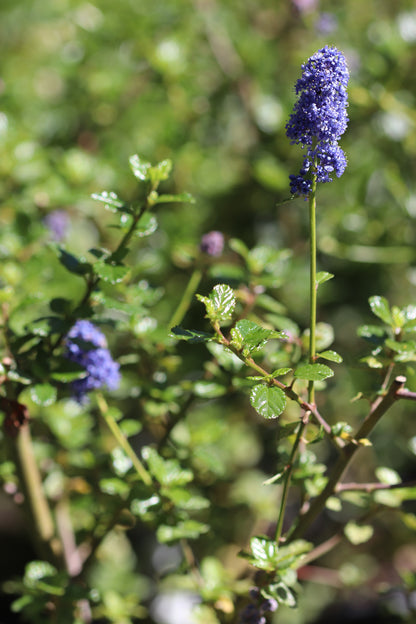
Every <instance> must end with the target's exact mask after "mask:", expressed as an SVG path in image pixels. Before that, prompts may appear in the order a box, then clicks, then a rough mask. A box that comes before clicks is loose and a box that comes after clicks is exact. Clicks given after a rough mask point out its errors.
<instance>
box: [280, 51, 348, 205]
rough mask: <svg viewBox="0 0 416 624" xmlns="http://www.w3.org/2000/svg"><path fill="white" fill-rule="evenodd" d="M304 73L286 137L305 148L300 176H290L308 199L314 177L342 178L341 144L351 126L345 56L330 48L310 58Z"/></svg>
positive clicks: (295, 188)
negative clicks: (348, 124) (348, 112)
mask: <svg viewBox="0 0 416 624" xmlns="http://www.w3.org/2000/svg"><path fill="white" fill-rule="evenodd" d="M302 70H303V73H302V76H301V77H300V78H299V80H298V81H297V83H296V86H295V89H296V94H297V95H298V99H297V101H296V103H295V106H294V108H293V113H292V115H291V116H290V119H289V121H288V123H287V125H286V134H287V136H288V137H289V139H291V141H292V143H296V144H299V145H301V146H302V147H303V148H305V149H306V155H305V158H304V161H303V165H302V168H301V170H300V172H299V174H298V175H291V176H289V177H290V189H291V192H292V193H293V195H305V196H307V195H308V194H309V192H310V190H311V178H312V175H313V174H315V175H316V180H317V182H330V181H331V180H332V178H331V174H333V173H335V175H336V176H337V177H338V178H339V177H340V176H341V175H342V174H343V173H344V170H345V167H346V166H347V161H346V158H345V154H344V152H343V150H342V149H341V148H340V147H339V145H338V141H339V139H340V137H341V136H342V134H344V132H345V130H346V128H347V123H348V115H347V110H346V109H347V106H348V95H347V85H348V80H349V72H348V68H347V63H346V60H345V57H344V55H343V54H342V53H341V52H339V50H337V48H331V47H329V46H325V47H324V48H322V49H321V50H319V51H318V52H316V54H314V55H313V56H311V58H310V59H309V60H308V61H307V62H306V63H305V64H304V65H302Z"/></svg>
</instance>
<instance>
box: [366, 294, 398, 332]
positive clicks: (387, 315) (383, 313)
mask: <svg viewBox="0 0 416 624" xmlns="http://www.w3.org/2000/svg"><path fill="white" fill-rule="evenodd" d="M368 301H369V303H370V308H371V311H372V313H373V314H375V316H377V317H378V318H379V319H381V320H382V321H383V322H384V323H386V324H387V325H392V323H393V319H392V316H391V312H390V306H389V303H388V301H387V299H386V298H385V297H379V296H378V295H375V296H374V297H370V298H369V300H368Z"/></svg>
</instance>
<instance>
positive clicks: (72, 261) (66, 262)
mask: <svg viewBox="0 0 416 624" xmlns="http://www.w3.org/2000/svg"><path fill="white" fill-rule="evenodd" d="M56 250H57V252H58V254H59V262H60V263H61V264H62V265H63V266H64V267H65V268H66V270H67V271H69V272H70V273H75V274H76V275H85V274H86V273H89V272H90V271H91V264H89V263H88V262H85V260H83V259H80V258H77V257H76V256H74V255H73V254H70V253H68V252H67V251H66V250H65V249H64V248H63V247H56Z"/></svg>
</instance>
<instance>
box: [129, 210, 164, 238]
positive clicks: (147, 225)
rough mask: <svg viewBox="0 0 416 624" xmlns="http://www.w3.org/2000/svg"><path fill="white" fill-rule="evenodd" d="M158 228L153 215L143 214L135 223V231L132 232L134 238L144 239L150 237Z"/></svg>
mask: <svg viewBox="0 0 416 624" xmlns="http://www.w3.org/2000/svg"><path fill="white" fill-rule="evenodd" d="M157 228H158V222H157V219H156V217H155V215H153V214H151V213H150V212H145V213H144V215H142V216H141V217H140V219H139V220H138V222H137V225H136V229H135V230H134V234H135V236H138V237H139V238H144V237H145V236H150V234H153V232H156V230H157Z"/></svg>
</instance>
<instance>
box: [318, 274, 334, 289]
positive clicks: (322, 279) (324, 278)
mask: <svg viewBox="0 0 416 624" xmlns="http://www.w3.org/2000/svg"><path fill="white" fill-rule="evenodd" d="M333 277H334V276H333V274H332V273H327V271H319V272H318V273H317V274H316V281H315V283H316V285H317V286H318V285H319V284H324V283H325V282H327V281H328V280H330V279H332V278H333Z"/></svg>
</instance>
